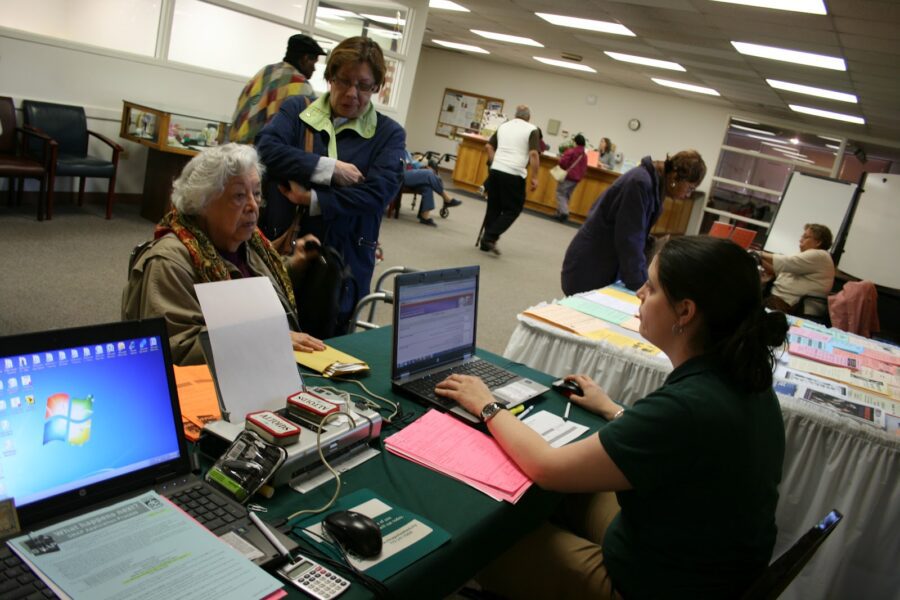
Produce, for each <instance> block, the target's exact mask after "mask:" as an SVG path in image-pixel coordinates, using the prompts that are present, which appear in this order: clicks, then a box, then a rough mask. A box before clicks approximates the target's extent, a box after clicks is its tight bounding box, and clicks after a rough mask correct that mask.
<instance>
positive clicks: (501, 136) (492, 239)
mask: <svg viewBox="0 0 900 600" xmlns="http://www.w3.org/2000/svg"><path fill="white" fill-rule="evenodd" d="M530 119H531V110H530V109H529V108H528V107H527V106H525V105H524V104H520V105H519V106H517V107H516V118H514V119H513V120H512V121H507V122H506V123H503V124H502V125H500V127H498V128H497V132H496V133H495V134H494V135H493V136H491V139H490V141H489V142H488V143H487V145H486V146H485V149H486V150H487V154H488V159H489V160H490V161H491V169H490V173H489V175H488V180H487V182H486V183H485V189H486V191H487V196H488V198H487V211H486V212H485V215H484V232H483V234H482V235H481V237H480V240H479V241H480V244H479V246H480V248H481V250H482V251H484V252H492V253H494V254H496V255H499V254H500V250H499V249H498V248H497V240H498V239H500V236H501V235H503V233H504V232H505V231H506V230H507V229H509V228H510V226H511V225H512V224H513V223H514V222H515V220H516V219H517V218H518V216H519V214H520V213H521V212H522V208H523V207H524V206H525V180H526V178H527V177H528V167H529V166H530V167H531V181H530V182H529V189H530V190H531V191H534V190H535V189H537V176H538V167H539V161H540V134H539V133H538V128H537V127H536V126H534V125H532V124H531V123H529V122H528V121H529V120H530Z"/></svg>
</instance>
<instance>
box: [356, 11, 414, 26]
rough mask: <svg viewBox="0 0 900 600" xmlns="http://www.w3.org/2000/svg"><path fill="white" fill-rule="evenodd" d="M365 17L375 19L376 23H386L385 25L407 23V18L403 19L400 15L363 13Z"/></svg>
mask: <svg viewBox="0 0 900 600" xmlns="http://www.w3.org/2000/svg"><path fill="white" fill-rule="evenodd" d="M362 16H364V17H365V18H367V19H369V20H370V21H375V22H376V23H384V24H385V25H406V19H401V18H399V17H384V16H382V15H367V14H363V15H362Z"/></svg>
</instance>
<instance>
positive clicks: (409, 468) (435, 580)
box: [264, 327, 605, 600]
mask: <svg viewBox="0 0 900 600" xmlns="http://www.w3.org/2000/svg"><path fill="white" fill-rule="evenodd" d="M329 344H331V345H333V346H334V347H336V348H338V349H340V350H342V351H344V352H347V353H349V354H351V355H353V356H356V357H358V358H360V359H363V360H365V361H366V362H367V363H368V364H369V366H370V367H371V371H370V372H369V373H368V375H365V376H361V377H358V378H359V380H360V381H362V382H363V383H364V384H365V385H366V386H367V387H368V388H369V389H370V390H372V392H374V393H376V394H378V395H381V396H385V397H386V398H390V399H392V400H395V401H399V402H400V403H401V406H402V408H403V410H404V411H406V412H411V413H414V414H415V415H416V416H418V415H421V414H423V413H424V412H425V408H424V407H423V406H421V405H419V404H417V403H415V402H412V401H410V400H408V399H406V398H404V397H401V396H399V395H397V394H394V393H393V392H392V391H391V382H390V372H391V328H390V327H384V328H381V329H375V330H371V331H366V332H363V333H357V334H354V335H348V336H344V337H340V338H335V339H331V340H329ZM478 354H479V356H481V357H482V358H485V359H487V360H491V361H492V362H495V363H497V364H499V365H500V366H503V367H507V368H509V369H510V370H511V371H514V372H516V373H519V374H521V375H525V376H527V377H530V378H531V379H534V380H535V381H538V382H540V383H544V384H548V385H549V383H550V381H551V380H552V378H551V377H550V376H549V375H546V374H544V373H540V372H538V371H535V370H533V369H530V368H528V367H525V366H522V365H519V364H517V363H512V362H510V361H508V360H506V359H504V358H502V357H500V356H497V355H495V354H491V353H489V352H484V351H480V350H479V352H478ZM323 381H325V380H322V379H316V378H308V379H307V380H306V381H305V383H306V384H307V385H319V384H321V383H322V382H323ZM335 385H336V386H337V387H340V388H343V389H345V390H347V391H353V392H358V391H360V390H359V388H358V387H357V386H355V385H352V384H349V383H337V382H336V383H335ZM535 402H536V407H535V411H537V410H548V411H550V412H553V413H556V414H559V415H561V414H563V412H564V411H565V406H566V403H565V400H564V399H563V398H562V396H560V395H558V394H557V393H556V392H552V391H550V392H546V393H545V394H543V396H541V397H539V398H538V399H537V400H536V401H535ZM384 414H389V413H388V412H385V413H384ZM570 418H571V419H572V420H573V421H575V422H578V423H583V424H585V425H588V426H590V427H591V428H592V430H596V429H598V428H599V427H600V426H601V425H602V424H603V423H605V421H603V420H602V419H600V418H599V417H596V416H595V415H592V414H590V413H588V412H587V411H584V410H582V409H580V408H578V407H577V406H574V405H573V406H572V411H571V414H570ZM396 431H397V429H396V428H395V427H391V426H388V425H387V424H385V429H384V430H382V438H381V441H383V440H384V438H386V437H389V436H390V435H392V434H393V433H395V432H396ZM381 441H379V448H380V449H381V453H380V454H379V455H378V456H376V457H375V458H372V459H371V460H369V461H367V462H365V463H363V464H361V465H359V466H357V467H354V468H353V469H351V470H350V471H348V472H346V473H344V474H343V475H342V476H341V481H342V484H343V485H342V488H341V496H344V495H346V494H349V493H351V492H353V491H356V490H359V489H363V488H368V489H371V490H372V491H374V492H376V493H377V494H378V495H380V496H381V497H382V498H384V499H385V500H386V501H387V502H388V503H390V504H393V505H396V506H399V507H402V508H404V509H406V510H408V511H411V512H413V513H416V514H418V515H421V516H422V517H425V518H426V519H428V520H430V521H432V522H434V523H435V524H436V525H438V526H440V527H442V528H443V529H445V530H446V531H447V532H449V533H450V535H451V539H450V542H449V543H447V544H445V545H444V546H442V547H441V548H439V549H438V550H437V551H435V552H432V553H431V554H428V555H426V556H425V557H423V558H422V559H420V560H419V561H417V562H415V563H413V564H412V565H410V566H408V567H407V568H405V569H404V570H402V571H400V572H399V573H397V574H396V575H394V576H392V577H390V578H389V579H388V580H387V581H386V582H385V583H386V584H387V586H388V587H389V588H390V590H391V592H392V593H393V594H394V596H396V597H397V598H416V599H425V598H443V597H445V596H447V595H448V594H450V593H452V592H453V591H454V590H456V589H458V588H460V587H461V586H462V585H463V584H464V583H465V582H466V581H467V580H469V579H470V578H471V577H472V576H473V575H475V573H477V572H478V571H479V570H480V569H482V568H483V567H484V566H486V565H487V564H488V563H489V562H490V561H491V559H493V558H494V557H495V556H497V555H498V554H500V553H501V552H502V551H503V550H504V549H505V548H507V547H509V546H510V545H512V544H513V543H514V542H515V541H516V540H518V539H519V538H520V537H522V536H523V535H524V534H525V533H527V532H528V531H530V530H532V529H533V528H534V527H536V526H537V525H538V524H539V523H541V522H542V521H543V520H545V519H546V518H547V517H549V516H550V515H551V514H552V513H553V511H554V510H555V508H556V506H557V505H558V504H559V502H560V501H561V499H562V495H561V494H556V493H551V492H546V491H544V490H541V489H539V488H538V487H537V486H532V487H531V489H529V490H528V492H526V493H525V495H524V496H523V497H522V499H521V500H520V501H519V502H518V503H517V504H516V505H512V504H509V503H506V502H498V501H496V500H493V499H492V498H490V497H488V496H486V495H485V494H483V493H481V492H479V491H477V490H475V489H474V488H472V487H469V486H468V485H465V484H463V483H461V482H459V481H457V480H455V479H451V478H450V477H447V476H445V475H441V474H439V473H437V472H435V471H431V470H430V469H427V468H425V467H422V466H420V465H417V464H415V463H412V462H410V461H408V460H406V459H403V458H400V457H398V456H395V455H393V454H391V453H389V452H387V451H386V450H384V447H383V444H382V443H381ZM333 492H334V482H333V481H330V482H328V483H325V484H324V485H322V486H320V487H319V488H317V489H315V490H313V491H311V492H309V493H308V494H300V493H298V492H295V491H293V490H292V489H290V488H289V487H287V486H283V487H280V488H278V490H277V491H276V493H275V496H274V497H273V498H272V499H271V500H269V501H267V502H265V503H264V504H265V506H266V507H267V508H268V512H267V513H266V514H265V515H264V517H265V520H267V521H271V522H275V521H277V520H279V519H281V518H283V517H286V516H287V515H289V514H291V513H292V512H294V511H296V510H299V509H302V508H316V507H319V506H321V505H323V504H324V503H325V502H327V501H328V499H329V498H330V497H331V495H332V494H333ZM350 579H351V581H352V582H353V585H352V587H351V589H350V590H349V591H348V592H347V593H346V594H344V595H343V596H342V599H343V598H347V599H348V600H349V599H351V598H364V597H370V596H371V593H370V592H369V591H368V590H367V589H366V588H365V587H363V586H362V585H361V584H359V583H357V582H355V581H353V578H352V577H351V578H350ZM289 593H290V595H291V596H292V597H297V598H300V597H305V596H303V595H302V594H301V593H300V591H299V590H297V589H296V588H292V589H291V590H290V591H289Z"/></svg>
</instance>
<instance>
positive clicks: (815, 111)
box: [788, 104, 866, 125]
mask: <svg viewBox="0 0 900 600" xmlns="http://www.w3.org/2000/svg"><path fill="white" fill-rule="evenodd" d="M788 107H789V108H790V109H791V110H792V111H794V112H798V113H804V114H807V115H813V116H816V117H825V118H826V119H835V120H838V121H847V122H848V123H856V124H857V125H865V124H866V120H865V119H863V118H862V117H857V116H856V115H845V114H844V113H836V112H831V111H830V110H822V109H821V108H812V107H810V106H799V105H797V104H788Z"/></svg>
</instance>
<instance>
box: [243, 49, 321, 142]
mask: <svg viewBox="0 0 900 600" xmlns="http://www.w3.org/2000/svg"><path fill="white" fill-rule="evenodd" d="M323 54H325V51H324V50H323V49H322V46H320V45H319V44H318V42H316V40H314V39H313V38H311V37H309V36H308V35H303V34H302V33H298V34H296V35H292V36H291V37H290V38H288V45H287V50H286V51H285V53H284V60H282V61H281V62H280V63H275V64H272V65H266V66H265V67H263V68H262V69H260V70H259V72H258V73H257V74H256V75H254V76H253V77H252V78H251V79H250V81H248V82H247V85H245V86H244V89H243V91H241V95H240V97H239V98H238V101H237V107H236V108H235V109H234V117H232V119H231V122H232V126H231V133H230V139H231V141H232V142H238V143H240V144H252V143H253V139H254V138H255V137H256V134H257V133H259V130H260V129H262V128H263V126H264V125H265V124H266V123H268V122H269V121H270V120H271V119H272V117H274V116H275V115H276V114H277V113H278V109H279V108H280V107H281V103H282V102H284V101H285V99H287V98H289V97H290V96H297V95H304V96H312V95H313V89H312V86H311V85H310V84H309V80H310V79H311V78H312V76H313V73H314V72H315V70H316V62H317V61H318V60H319V56H321V55H323Z"/></svg>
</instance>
